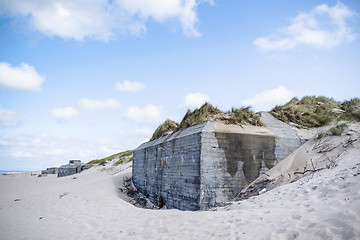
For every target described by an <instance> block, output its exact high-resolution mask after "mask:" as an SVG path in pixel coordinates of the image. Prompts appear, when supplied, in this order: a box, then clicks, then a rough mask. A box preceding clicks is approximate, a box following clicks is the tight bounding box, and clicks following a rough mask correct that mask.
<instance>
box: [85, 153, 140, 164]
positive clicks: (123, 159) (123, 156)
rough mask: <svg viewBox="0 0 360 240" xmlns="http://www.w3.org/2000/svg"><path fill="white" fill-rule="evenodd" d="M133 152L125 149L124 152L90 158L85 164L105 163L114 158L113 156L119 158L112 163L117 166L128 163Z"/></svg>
mask: <svg viewBox="0 0 360 240" xmlns="http://www.w3.org/2000/svg"><path fill="white" fill-rule="evenodd" d="M133 152H134V151H133V150H127V151H124V152H120V153H116V154H113V155H111V156H109V157H105V158H101V159H96V160H92V161H90V162H88V163H87V164H89V165H90V164H91V165H105V164H106V163H108V162H110V161H112V160H114V159H115V158H119V160H118V161H116V162H115V163H114V165H115V166H118V165H120V164H123V163H128V162H130V161H132V154H133Z"/></svg>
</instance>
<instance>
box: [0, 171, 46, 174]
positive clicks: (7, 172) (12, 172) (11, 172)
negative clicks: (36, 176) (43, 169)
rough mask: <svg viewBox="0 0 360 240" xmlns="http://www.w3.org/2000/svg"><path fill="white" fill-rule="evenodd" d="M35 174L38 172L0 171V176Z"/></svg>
mask: <svg viewBox="0 0 360 240" xmlns="http://www.w3.org/2000/svg"><path fill="white" fill-rule="evenodd" d="M36 172H39V171H4V170H0V175H9V174H24V173H36Z"/></svg>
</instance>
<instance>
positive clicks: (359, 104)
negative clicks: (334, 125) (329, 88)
mask: <svg viewBox="0 0 360 240" xmlns="http://www.w3.org/2000/svg"><path fill="white" fill-rule="evenodd" d="M341 109H342V110H344V111H345V113H346V115H347V117H352V118H355V119H356V120H358V121H360V98H353V99H350V100H346V101H344V102H343V103H342V104H341Z"/></svg>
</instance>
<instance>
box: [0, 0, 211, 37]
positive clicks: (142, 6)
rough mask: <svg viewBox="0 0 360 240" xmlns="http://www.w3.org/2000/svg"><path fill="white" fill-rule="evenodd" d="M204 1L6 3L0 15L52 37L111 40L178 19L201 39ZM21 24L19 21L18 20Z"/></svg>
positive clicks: (34, 0) (19, 0)
mask: <svg viewBox="0 0 360 240" xmlns="http://www.w3.org/2000/svg"><path fill="white" fill-rule="evenodd" d="M202 2H208V3H210V4H212V1H204V0H166V1H164V0H113V1H108V0H91V1H87V0H73V1H67V0H55V1H42V0H32V1H28V0H17V1H14V0H2V1H0V15H5V16H7V17H11V18H13V19H14V20H16V19H19V18H20V17H21V18H22V21H21V22H24V23H25V22H26V23H27V24H29V26H30V27H31V28H32V29H35V30H37V31H40V32H42V33H44V34H45V35H48V36H58V37H61V38H72V39H75V40H83V39H84V38H85V37H93V38H95V39H99V40H104V41H108V40H109V39H111V38H113V37H114V35H115V34H116V33H118V32H119V33H122V34H126V33H131V34H135V35H137V34H141V33H144V32H145V31H146V22H147V21H148V20H149V19H153V20H155V21H157V22H160V23H162V22H165V21H169V20H173V19H175V20H177V21H178V22H180V24H181V26H182V30H183V33H184V34H185V35H187V36H199V35H200V34H199V32H198V31H197V30H196V28H195V24H196V23H197V22H198V18H197V12H196V8H197V6H198V4H200V3H202ZM17 22H19V21H17Z"/></svg>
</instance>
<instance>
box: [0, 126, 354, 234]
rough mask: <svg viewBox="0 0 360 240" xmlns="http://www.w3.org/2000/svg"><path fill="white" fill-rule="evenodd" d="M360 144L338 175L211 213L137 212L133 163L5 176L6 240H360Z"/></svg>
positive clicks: (334, 171)
mask: <svg viewBox="0 0 360 240" xmlns="http://www.w3.org/2000/svg"><path fill="white" fill-rule="evenodd" d="M356 134H358V133H356ZM345 137H347V135H345V136H344V138H345ZM329 139H332V141H333V143H334V144H336V143H338V142H342V140H341V139H342V138H336V139H338V140H336V139H335V138H332V137H329ZM333 139H335V140H333ZM359 142H360V140H358V141H355V142H353V144H351V145H349V146H347V147H346V149H345V150H344V151H342V153H341V154H340V156H337V158H336V160H337V165H336V166H334V167H332V168H326V169H325V170H322V171H318V172H315V173H312V174H309V175H307V176H305V177H303V178H301V179H299V180H298V181H296V182H293V183H289V182H287V181H285V180H284V179H285V178H283V180H279V179H278V187H277V188H274V189H272V190H271V191H267V192H265V193H263V194H261V195H259V196H256V197H251V198H249V199H247V200H243V201H240V202H233V203H230V204H229V205H228V206H226V207H222V208H217V209H214V210H212V211H198V212H190V211H178V210H173V209H172V210H149V209H141V208H137V207H134V206H133V205H131V204H129V203H128V202H127V201H124V200H123V198H122V197H121V193H120V191H119V190H118V188H119V187H122V182H123V177H124V176H130V175H131V163H130V164H127V165H123V166H120V167H119V168H116V169H112V170H109V171H104V170H102V169H103V167H100V166H98V167H93V168H91V169H89V170H86V171H84V172H82V173H80V174H76V175H73V176H68V177H63V178H56V177H55V176H51V175H49V176H48V177H42V178H38V177H36V176H31V175H30V174H19V175H16V176H15V177H14V176H1V177H0V191H1V195H0V239H2V240H3V239H5V240H6V239H9V240H10V239H87V240H88V239H249V240H250V239H306V240H308V239H360V143H359ZM316 144H317V141H313V142H309V143H308V145H306V147H308V148H310V147H311V146H312V147H314V146H315V145H316ZM341 149H342V148H341ZM298 151H299V152H301V151H303V150H298ZM336 151H339V149H335V150H332V154H335V155H336ZM305 152H306V151H305ZM300 155H301V154H300V153H299V154H293V156H292V157H291V156H289V157H288V159H287V161H288V163H286V162H284V164H283V166H280V167H278V169H275V170H273V172H272V174H273V175H272V177H273V178H277V177H278V176H281V171H283V173H284V174H285V173H287V172H289V171H290V170H294V168H293V166H294V165H296V164H300V167H301V163H296V162H295V160H296V159H301V160H302V161H303V162H302V163H304V161H305V162H307V161H308V160H309V156H310V155H311V156H313V155H312V154H310V155H309V156H306V155H301V157H300ZM295 156H297V157H295ZM269 176H270V175H269Z"/></svg>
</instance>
